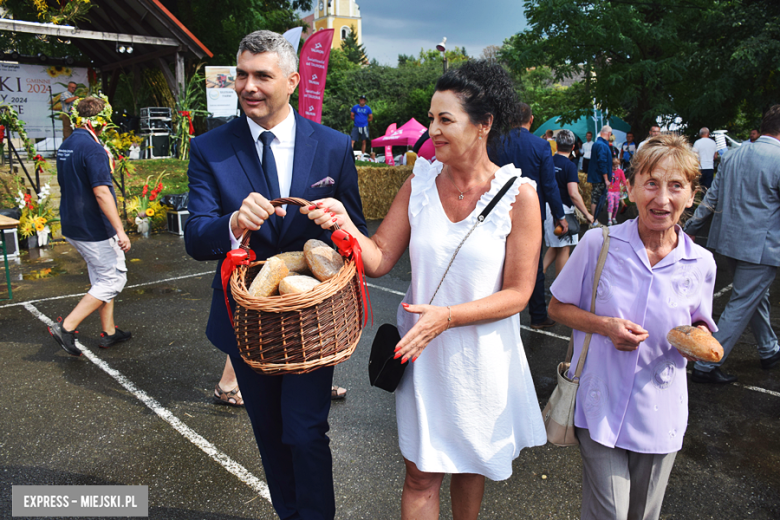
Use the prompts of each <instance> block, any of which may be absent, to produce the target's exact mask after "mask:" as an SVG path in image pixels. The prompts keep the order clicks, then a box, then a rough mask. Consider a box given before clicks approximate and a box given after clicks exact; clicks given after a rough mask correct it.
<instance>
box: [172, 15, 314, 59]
mask: <svg viewBox="0 0 780 520" xmlns="http://www.w3.org/2000/svg"><path fill="white" fill-rule="evenodd" d="M163 3H164V4H165V6H166V7H167V8H168V9H170V10H171V12H173V14H174V15H175V16H176V17H177V18H178V19H179V20H181V22H182V23H183V24H184V25H185V26H187V28H188V29H189V30H190V31H192V33H193V34H194V35H195V36H196V37H197V38H198V39H199V40H200V41H201V42H203V44H204V45H205V46H206V47H208V49H209V50H210V51H211V52H213V53H214V57H213V58H211V59H210V60H206V64H207V65H233V64H235V63H236V51H237V50H238V44H239V43H240V42H241V39H242V38H243V37H244V36H246V35H247V34H249V33H251V32H253V31H257V30H259V29H267V30H270V31H276V32H278V33H283V32H285V31H287V30H288V29H292V28H293V27H300V26H303V25H304V22H303V21H302V20H301V18H300V16H299V15H298V11H299V10H300V11H308V10H310V9H311V0H220V1H219V2H218V4H215V3H214V2H213V1H212V0H167V1H164V2H163ZM215 9H216V10H217V11H216V13H218V14H215Z"/></svg>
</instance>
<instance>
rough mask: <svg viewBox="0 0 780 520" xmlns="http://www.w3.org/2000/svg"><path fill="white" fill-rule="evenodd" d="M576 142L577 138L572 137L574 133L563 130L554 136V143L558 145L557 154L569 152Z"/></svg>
mask: <svg viewBox="0 0 780 520" xmlns="http://www.w3.org/2000/svg"><path fill="white" fill-rule="evenodd" d="M576 141H577V138H576V137H574V132H572V131H571V130H567V129H565V128H564V129H563V130H561V131H560V132H558V135H556V136H555V143H556V144H557V145H558V151H559V152H571V150H572V148H574V143H575V142H576Z"/></svg>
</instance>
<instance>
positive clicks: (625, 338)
mask: <svg viewBox="0 0 780 520" xmlns="http://www.w3.org/2000/svg"><path fill="white" fill-rule="evenodd" d="M632 164H633V167H632V173H631V175H630V177H629V197H630V199H631V200H632V201H633V202H635V203H636V205H637V209H638V210H639V217H638V218H637V219H634V220H629V221H627V222H625V223H624V224H621V225H619V226H613V227H612V228H610V243H609V253H608V255H607V261H606V264H605V266H604V270H603V272H602V275H601V280H600V282H599V285H598V290H597V294H596V312H595V314H594V313H591V312H590V301H591V293H592V290H593V289H592V288H593V276H594V274H595V270H596V263H597V259H598V256H599V251H600V250H601V245H602V242H603V239H602V234H601V230H592V231H589V232H588V233H586V234H585V236H584V237H583V240H582V241H581V242H580V244H579V245H578V246H577V248H576V249H575V250H574V254H573V255H572V257H571V259H570V261H569V262H568V263H567V264H566V267H565V268H564V269H563V271H562V272H561V274H560V275H559V276H558V278H557V279H556V280H555V283H554V284H553V286H552V293H553V298H552V301H551V302H550V309H549V313H550V317H552V319H554V320H556V321H558V322H560V323H563V324H565V325H568V326H570V327H572V329H574V356H573V359H572V364H571V366H572V369H571V372H573V371H574V367H576V364H577V360H578V358H579V355H580V352H581V351H582V344H583V341H584V338H585V336H586V334H587V333H593V337H592V339H591V344H590V350H589V352H588V357H587V360H586V362H585V367H584V370H583V373H582V378H581V380H580V387H579V391H578V393H577V401H576V408H575V415H574V425H575V428H576V430H575V431H576V433H577V437H578V439H579V441H580V451H581V453H582V462H583V478H582V481H583V484H582V494H583V498H582V516H581V518H582V519H583V520H587V519H598V520H607V519H620V520H625V519H632V520H633V519H643V520H649V519H657V518H658V517H659V515H660V512H661V503H662V501H663V496H664V492H665V490H666V485H667V483H668V480H669V474H670V473H671V470H672V465H673V464H674V458H675V455H676V454H677V452H678V451H679V450H680V448H681V447H682V441H683V436H684V435H685V428H686V425H687V423H688V389H687V380H686V373H685V365H686V359H685V358H684V357H683V356H682V355H681V354H680V353H679V352H678V351H677V350H676V349H675V348H674V347H673V346H672V345H670V344H669V342H668V341H667V340H666V334H667V333H668V332H669V330H670V329H672V328H674V327H677V326H679V325H692V324H693V325H696V326H699V327H701V328H702V329H704V330H707V331H714V330H717V328H716V326H715V323H714V322H713V321H712V315H711V314H712V292H713V286H714V283H715V261H714V259H713V257H712V254H711V253H709V252H708V251H706V250H705V249H704V248H702V247H700V246H697V245H696V244H694V243H693V241H692V240H691V239H690V238H689V237H688V236H687V235H685V233H683V232H682V230H681V228H680V226H679V225H677V222H678V220H679V218H680V215H681V214H682V213H683V211H684V210H685V209H686V208H690V207H691V206H692V204H693V196H694V193H695V192H696V189H697V178H698V175H699V169H698V158H697V156H696V154H695V153H694V152H693V151H692V150H691V148H690V146H689V145H688V142H687V141H686V140H685V138H683V137H677V136H659V137H656V138H653V139H651V140H649V141H648V142H647V144H646V145H645V146H643V147H642V149H641V150H640V151H639V152H637V154H636V156H635V157H634V160H633V161H632ZM569 376H570V377H571V376H573V374H572V373H570V374H569Z"/></svg>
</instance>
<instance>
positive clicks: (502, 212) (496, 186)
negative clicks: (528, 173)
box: [472, 164, 536, 237]
mask: <svg viewBox="0 0 780 520" xmlns="http://www.w3.org/2000/svg"><path fill="white" fill-rule="evenodd" d="M521 175H522V172H521V171H520V169H519V168H515V166H514V165H513V164H507V165H506V166H503V167H501V168H500V169H499V170H498V171H497V172H496V175H495V176H494V177H493V181H492V182H491V183H490V190H489V191H488V192H487V193H485V194H484V195H482V197H480V199H479V201H477V207H476V209H475V210H474V213H472V218H473V219H476V218H477V216H478V215H479V214H480V213H482V210H484V209H485V207H486V206H487V205H488V204H489V203H490V201H491V200H493V198H495V196H496V195H497V194H498V192H499V191H500V190H501V188H502V187H503V186H504V184H506V183H507V181H509V179H511V178H512V177H517V179H515V182H514V183H512V186H511V187H510V188H509V190H508V191H507V192H506V193H505V194H504V196H503V197H501V199H500V200H499V201H498V203H497V204H496V207H494V208H493V211H491V212H490V214H489V215H488V216H487V218H486V219H485V222H483V223H482V226H485V230H486V231H489V232H490V233H492V234H493V235H494V236H500V237H505V236H507V235H508V234H509V233H510V232H511V231H512V219H511V218H510V216H509V212H510V210H511V209H512V204H514V202H515V199H516V198H517V194H518V192H519V191H520V186H522V185H523V184H527V183H530V185H531V187H533V188H534V190H535V189H536V182H534V181H533V180H531V179H529V178H527V177H522V176H521Z"/></svg>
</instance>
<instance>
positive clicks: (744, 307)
mask: <svg viewBox="0 0 780 520" xmlns="http://www.w3.org/2000/svg"><path fill="white" fill-rule="evenodd" d="M710 216H712V226H711V227H710V234H709V239H708V240H707V247H709V248H711V249H714V250H715V251H716V252H717V253H719V254H721V255H723V256H725V257H726V258H727V260H728V262H729V265H730V267H731V269H732V271H733V272H734V282H733V289H732V292H731V298H730V299H729V302H728V304H727V305H726V309H725V310H724V311H723V314H722V315H721V317H720V319H719V320H718V329H719V330H718V331H717V332H715V333H714V334H713V335H714V336H715V338H716V339H717V340H718V341H719V342H720V343H721V345H723V359H722V360H721V361H720V362H719V363H704V362H700V361H699V362H697V363H696V365H694V369H693V376H692V379H693V381H695V382H697V383H731V382H733V381H736V380H737V377H736V376H734V375H729V374H726V373H723V372H721V370H720V368H719V367H720V366H721V365H722V364H723V362H724V361H726V358H727V357H728V355H729V353H730V352H731V349H732V348H733V347H734V344H735V343H736V342H737V341H738V340H739V337H740V336H741V335H742V332H743V331H744V330H745V327H746V326H747V325H748V324H750V328H751V329H752V330H753V336H755V338H756V342H757V343H758V354H759V356H760V357H761V368H764V369H770V368H772V367H774V366H776V365H777V364H778V363H780V347H778V343H777V336H776V334H775V332H774V330H772V325H771V323H770V321H769V287H770V286H771V285H772V282H773V281H774V279H775V274H776V273H777V267H778V266H779V265H780V225H778V224H780V105H774V106H773V107H772V108H770V109H769V111H768V112H767V113H766V115H765V116H764V119H763V121H762V122H761V137H759V138H758V139H757V140H756V142H755V143H753V144H751V145H750V146H741V147H740V148H739V149H737V150H734V151H733V152H732V153H729V154H726V155H725V156H724V157H723V159H722V163H721V166H720V170H719V171H718V175H717V176H716V177H715V180H714V182H713V183H712V187H711V188H710V190H709V191H708V192H707V195H706V196H705V197H704V200H703V201H702V203H701V204H700V205H699V207H698V208H697V209H696V213H694V215H693V217H692V218H691V219H690V220H689V221H688V222H687V223H686V225H685V232H686V233H688V234H689V235H695V234H696V232H697V231H698V230H699V229H701V227H702V226H703V225H704V223H705V222H706V221H707V219H708V218H709V217H710Z"/></svg>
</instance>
